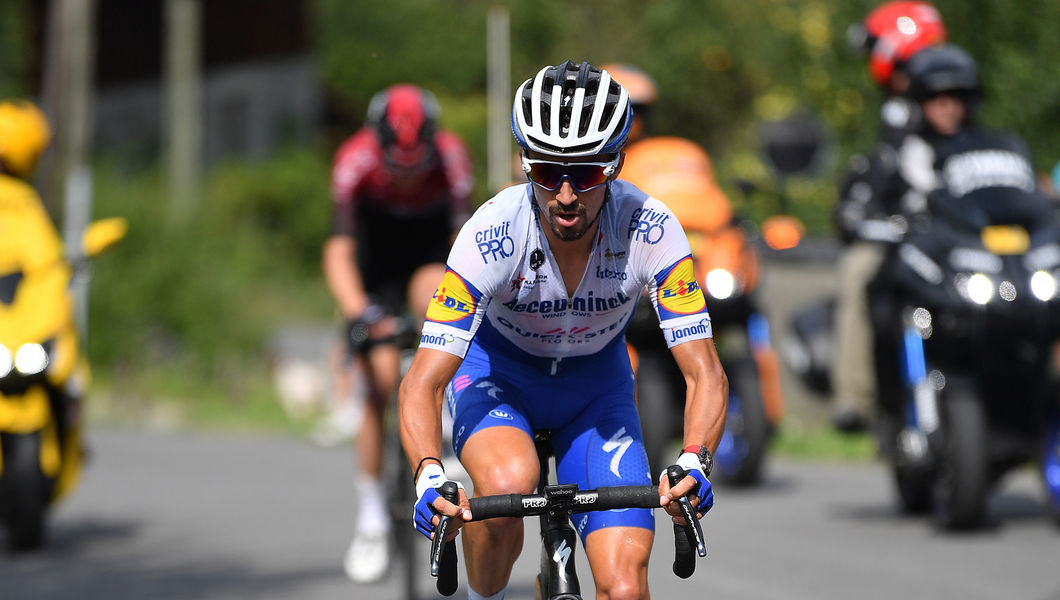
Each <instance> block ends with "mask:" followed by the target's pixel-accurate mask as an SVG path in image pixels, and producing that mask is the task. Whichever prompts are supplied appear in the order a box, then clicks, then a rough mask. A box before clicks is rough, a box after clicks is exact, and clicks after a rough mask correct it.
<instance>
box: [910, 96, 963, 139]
mask: <svg viewBox="0 0 1060 600" xmlns="http://www.w3.org/2000/svg"><path fill="white" fill-rule="evenodd" d="M920 106H921V109H922V110H923V112H924V119H925V120H927V122H928V124H929V125H931V127H932V129H934V130H935V131H937V132H939V133H941V134H942V135H953V134H955V133H957V132H958V131H960V130H961V125H962V124H963V123H964V117H965V114H966V112H967V109H966V108H965V105H964V101H963V100H961V98H960V97H958V96H956V95H953V94H939V95H937V96H933V97H931V98H928V99H927V100H924V101H923V102H921V103H920Z"/></svg>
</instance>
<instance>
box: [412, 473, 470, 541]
mask: <svg viewBox="0 0 1060 600" xmlns="http://www.w3.org/2000/svg"><path fill="white" fill-rule="evenodd" d="M447 481H449V479H448V478H446V476H445V472H444V471H443V470H442V467H441V465H438V464H435V463H431V464H428V465H426V466H424V467H423V469H422V470H421V471H420V476H419V479H417V480H416V498H417V500H416V507H415V509H414V515H413V521H414V522H415V524H416V529H417V530H418V531H419V532H420V533H422V534H423V535H424V536H426V537H427V539H431V535H432V534H433V533H434V527H435V525H437V524H438V518H439V517H438V515H445V516H447V517H452V521H451V522H450V525H449V535H448V537H447V539H446V540H445V541H449V540H451V539H453V538H455V537H456V535H457V533H458V532H459V531H460V527H461V526H462V525H463V524H464V521H470V520H471V510H470V508H469V506H470V504H469V503H468V500H467V495H466V494H465V493H464V486H463V485H462V484H461V483H460V482H459V481H455V482H453V483H455V484H456V485H457V488H458V494H459V496H460V497H459V500H458V503H457V504H453V503H451V502H449V501H448V500H446V499H445V498H443V497H442V495H441V494H439V493H438V488H439V487H441V485H442V484H443V483H445V482H447Z"/></svg>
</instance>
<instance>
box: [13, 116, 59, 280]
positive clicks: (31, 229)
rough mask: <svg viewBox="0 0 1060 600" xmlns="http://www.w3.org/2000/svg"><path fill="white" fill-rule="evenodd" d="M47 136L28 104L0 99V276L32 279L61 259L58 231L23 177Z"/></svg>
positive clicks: (27, 175)
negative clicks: (3, 274)
mask: <svg viewBox="0 0 1060 600" xmlns="http://www.w3.org/2000/svg"><path fill="white" fill-rule="evenodd" d="M50 139H51V130H50V128H49V127H48V120H47V119H46V118H45V116H44V113H43V112H41V110H40V109H39V108H37V106H36V105H34V104H33V103H32V102H28V101H26V100H4V101H2V102H0V274H2V273H8V272H14V271H20V272H22V273H23V274H24V276H25V277H32V276H34V275H35V274H36V273H41V272H43V271H45V270H46V269H47V268H49V267H52V266H53V265H55V264H56V263H58V262H59V261H61V260H62V253H63V244H62V239H61V237H60V236H59V232H58V231H57V230H56V228H55V225H54V224H53V223H52V220H51V217H50V216H49V215H48V212H47V210H46V209H45V208H44V203H43V202H42V201H41V199H40V196H39V195H38V194H37V191H36V190H35V189H34V188H33V186H32V185H30V184H29V182H28V181H27V180H28V179H29V178H30V177H31V176H32V175H33V172H34V170H35V169H36V167H37V161H38V159H39V158H40V155H41V153H42V152H43V151H44V148H45V147H47V145H48V142H49V141H50Z"/></svg>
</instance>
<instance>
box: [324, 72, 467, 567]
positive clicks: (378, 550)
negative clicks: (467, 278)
mask: <svg viewBox="0 0 1060 600" xmlns="http://www.w3.org/2000/svg"><path fill="white" fill-rule="evenodd" d="M438 117H439V105H438V102H437V100H436V99H435V97H434V96H433V95H432V94H431V93H430V92H428V91H426V90H423V89H421V88H419V87H416V86H414V85H409V84H399V85H394V86H392V87H390V88H387V89H386V90H384V91H382V92H379V93H378V94H376V95H375V97H373V98H372V100H371V102H370V104H369V107H368V115H367V119H366V123H365V126H364V127H363V128H362V129H361V130H359V131H357V132H356V133H355V134H354V135H353V136H351V137H350V138H349V139H347V140H346V141H345V142H344V143H343V144H342V146H341V147H340V148H339V149H338V151H337V152H336V154H335V159H334V163H333V166H332V174H331V192H332V198H333V200H334V205H335V208H334V220H333V230H332V233H331V236H330V237H329V238H328V240H327V242H326V243H325V245H324V253H323V268H324V274H325V277H326V279H327V283H328V288H329V289H330V291H331V294H332V296H334V298H335V301H336V303H337V305H338V309H339V311H340V312H341V314H342V317H343V318H344V319H345V322H346V325H345V328H344V338H345V343H346V346H347V354H348V361H347V365H346V368H350V369H351V370H352V368H353V367H354V366H355V364H358V363H359V366H360V371H361V372H362V373H364V374H365V375H366V377H367V389H368V397H367V398H366V402H365V414H364V421H363V424H362V426H361V429H360V432H359V435H358V436H357V439H356V441H355V445H356V453H357V457H358V467H359V469H358V473H357V495H358V499H357V503H356V504H357V518H356V523H355V533H354V537H353V541H352V542H351V544H350V547H349V550H348V551H347V553H346V557H345V561H344V566H345V569H346V573H347V575H348V576H349V577H350V578H351V579H353V580H354V581H361V582H364V581H373V580H377V579H379V578H380V577H382V576H383V575H384V574H385V573H386V570H387V561H388V555H389V551H388V548H387V543H388V542H387V540H388V538H389V530H390V516H389V513H388V511H387V505H386V499H385V498H384V493H383V488H382V485H381V483H380V480H379V477H380V473H381V470H382V462H383V437H384V431H383V414H384V411H385V409H386V406H387V404H388V403H389V401H390V399H391V397H392V396H393V395H394V393H395V391H396V389H397V384H398V381H399V379H400V376H401V354H400V348H399V346H398V338H397V336H398V335H399V334H400V333H401V332H402V329H403V328H404V327H407V325H405V324H404V320H403V318H402V317H403V316H404V315H406V314H416V315H423V314H424V313H426V310H427V305H428V303H429V302H430V300H431V297H432V295H433V292H434V286H435V285H436V284H437V282H438V281H439V280H441V278H442V274H443V273H444V272H445V266H444V265H445V258H446V256H447V255H448V252H449V244H450V240H451V237H452V234H453V232H455V231H456V230H458V229H459V227H460V225H461V224H463V222H464V220H465V219H466V218H467V216H468V211H469V196H470V193H471V188H472V183H473V181H472V168H471V161H470V159H469V158H468V153H467V150H466V148H465V145H464V143H463V142H462V141H461V140H460V139H459V138H458V137H457V136H456V135H455V134H453V133H450V132H448V131H444V130H440V129H438ZM343 381H344V383H345V384H346V387H348V388H350V389H345V390H341V391H340V393H341V394H343V395H349V394H350V393H352V391H353V389H354V388H355V386H354V385H353V383H354V382H353V379H352V378H350V377H347V378H344V379H343Z"/></svg>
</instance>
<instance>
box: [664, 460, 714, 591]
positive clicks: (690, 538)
mask: <svg viewBox="0 0 1060 600" xmlns="http://www.w3.org/2000/svg"><path fill="white" fill-rule="evenodd" d="M687 475H688V472H687V471H685V470H684V469H683V468H681V467H680V466H679V465H671V466H670V467H669V468H667V469H666V477H667V479H668V480H669V482H670V487H674V486H676V485H677V484H678V483H680V481H681V480H682V479H684V478H685V477H686V476H687ZM675 502H677V506H678V508H680V509H681V516H682V517H684V519H685V525H678V524H677V523H674V552H675V554H674V564H673V570H674V575H677V576H678V577H680V578H682V579H687V578H688V577H691V576H692V573H694V572H695V570H696V561H695V557H693V556H692V547H693V546H695V548H696V554H698V555H699V556H700V558H702V557H704V556H706V555H707V546H706V544H705V543H704V541H703V528H702V526H701V525H700V524H699V519H698V518H696V509H695V508H694V507H693V506H692V502H691V501H690V500H689V499H688V496H681V497H680V498H678V499H676V500H675Z"/></svg>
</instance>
